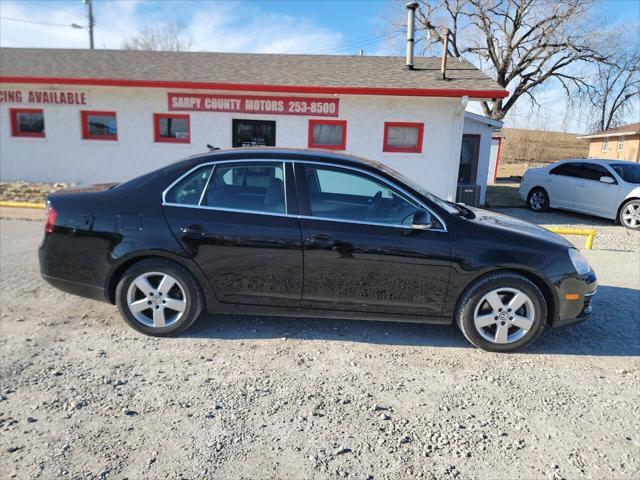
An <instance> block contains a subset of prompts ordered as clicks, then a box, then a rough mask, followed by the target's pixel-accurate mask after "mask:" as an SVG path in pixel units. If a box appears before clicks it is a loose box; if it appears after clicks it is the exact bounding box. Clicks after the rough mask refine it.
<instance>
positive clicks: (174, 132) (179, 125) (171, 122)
mask: <svg viewBox="0 0 640 480" xmlns="http://www.w3.org/2000/svg"><path fill="white" fill-rule="evenodd" d="M153 123H154V133H155V141H156V142H169V143H189V142H190V141H191V133H190V129H189V115H174V114H164V113H155V114H154V115H153Z"/></svg>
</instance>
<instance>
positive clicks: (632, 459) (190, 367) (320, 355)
mask: <svg viewBox="0 0 640 480" xmlns="http://www.w3.org/2000/svg"><path fill="white" fill-rule="evenodd" d="M41 238H42V224H41V223H40V222H26V221H18V220H0V305H1V313H0V355H1V358H0V360H1V363H0V387H1V389H0V431H1V435H0V478H19V479H34V478H42V479H52V478H56V479H58V478H62V479H64V478H102V479H106V478H110V479H111V478H113V479H124V478H129V479H147V478H148V479H157V478H171V479H174V478H216V479H218V478H219V479H236V478H250V479H261V480H262V479H267V478H283V479H287V478H290V479H300V478H319V479H325V478H351V479H410V478H427V479H443V478H445V479H446V478H461V479H462V478H464V479H467V478H468V479H476V478H477V479H487V478H490V479H514V478H520V479H539V478H549V479H561V478H567V479H569V478H570V479H582V478H584V479H587V478H589V479H592V478H598V479H602V478H606V479H635V478H639V477H640V415H639V414H640V411H639V410H640V362H639V358H640V357H639V354H640V344H639V342H640V291H639V288H640V258H639V256H638V255H637V253H634V252H617V251H602V250H593V251H590V252H585V253H586V254H587V256H588V257H589V260H590V261H591V263H592V265H593V267H594V269H595V270H596V272H597V273H598V275H599V282H600V288H599V293H598V295H597V298H596V300H595V307H594V308H595V312H594V313H593V315H592V317H591V318H590V319H589V320H588V321H587V322H585V323H583V324H581V325H577V326H574V327H567V328H564V329H558V330H553V331H546V332H545V333H544V334H543V336H542V337H541V338H540V339H539V341H538V343H537V344H536V345H534V346H533V348H531V349H530V350H528V351H526V352H523V353H519V354H511V355H505V354H502V355H501V354H490V353H486V352H483V351H481V350H477V349H474V348H470V347H469V345H468V344H467V343H466V342H465V340H464V339H463V337H462V335H461V334H460V333H459V332H458V331H457V330H456V329H455V328H453V327H442V326H425V325H402V324H393V323H377V322H357V321H346V320H345V321H339V320H314V319H298V318H294V319H285V318H267V317H232V316H219V317H209V318H203V319H201V321H200V322H199V323H198V324H197V325H196V326H195V328H193V329H192V330H190V331H188V332H186V333H185V334H183V335H182V336H180V337H178V338H173V339H156V338H149V337H145V336H143V335H140V334H138V333H136V332H134V331H132V330H131V329H129V328H127V326H126V325H125V324H124V322H123V321H121V320H120V318H119V316H118V314H117V311H116V309H115V307H113V306H111V305H107V304H102V303H98V302H93V301H90V300H85V299H81V298H77V297H72V296H69V295H66V294H64V293H62V292H59V291H57V290H55V289H53V288H51V287H49V286H48V285H47V284H45V283H44V282H43V281H42V280H41V279H40V277H39V275H38V267H37V259H36V248H37V246H38V244H39V242H40V240H41Z"/></svg>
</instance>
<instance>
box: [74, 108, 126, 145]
mask: <svg viewBox="0 0 640 480" xmlns="http://www.w3.org/2000/svg"><path fill="white" fill-rule="evenodd" d="M80 118H81V119H82V138H83V139H85V140H117V139H118V124H117V122H116V112H89V111H81V112H80Z"/></svg>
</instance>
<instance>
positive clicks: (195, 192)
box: [164, 165, 213, 205]
mask: <svg viewBox="0 0 640 480" xmlns="http://www.w3.org/2000/svg"><path fill="white" fill-rule="evenodd" d="M212 168H213V167H212V166H211V165H206V166H204V167H200V168H198V169H196V170H194V171H193V172H191V173H190V174H188V175H187V176H186V177H184V178H183V179H182V180H180V181H179V182H178V183H176V184H175V185H174V186H173V187H171V189H170V190H169V191H168V192H167V194H166V195H165V198H164V201H165V202H167V203H175V204H179V205H199V204H200V200H201V198H202V194H203V192H204V189H205V187H206V185H207V181H208V180H209V176H210V175H211V170H212Z"/></svg>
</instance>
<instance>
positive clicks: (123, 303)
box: [116, 258, 204, 337]
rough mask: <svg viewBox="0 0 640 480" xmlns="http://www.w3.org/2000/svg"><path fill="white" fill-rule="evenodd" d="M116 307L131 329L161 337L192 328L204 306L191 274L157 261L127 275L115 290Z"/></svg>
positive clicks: (139, 265)
mask: <svg viewBox="0 0 640 480" xmlns="http://www.w3.org/2000/svg"><path fill="white" fill-rule="evenodd" d="M116 303H117V304H118V308H119V310H120V313H121V314H122V316H123V318H124V320H125V321H126V322H127V323H128V324H129V325H130V326H131V327H133V328H135V329H136V330H138V331H139V332H142V333H145V334H147V335H154V336H161V337H164V336H171V335H175V334H177V333H179V332H181V331H183V330H186V329H187V328H189V327H190V326H191V325H192V324H193V323H194V322H195V321H196V320H197V319H198V317H199V316H200V313H201V312H202V309H203V305H204V301H203V296H202V291H201V289H200V285H198V282H197V280H196V279H195V278H194V277H193V275H192V274H191V273H190V272H189V271H188V270H186V269H185V268H184V267H182V266H180V265H178V264H177V263H174V262H172V261H169V260H164V259H155V258H154V259H148V260H142V261H140V262H139V263H136V264H134V265H133V266H132V267H131V268H129V270H127V271H126V272H125V274H124V275H123V276H122V278H121V279H120V282H119V283H118V286H117V288H116Z"/></svg>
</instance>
